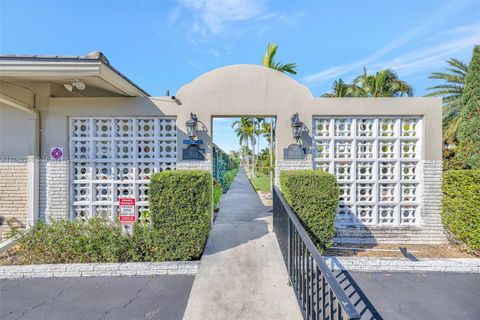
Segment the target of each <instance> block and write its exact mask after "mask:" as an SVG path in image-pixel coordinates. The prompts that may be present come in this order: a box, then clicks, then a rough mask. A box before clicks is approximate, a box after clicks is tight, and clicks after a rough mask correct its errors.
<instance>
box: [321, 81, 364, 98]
mask: <svg viewBox="0 0 480 320" xmlns="http://www.w3.org/2000/svg"><path fill="white" fill-rule="evenodd" d="M355 91H356V90H355V87H354V86H353V85H351V84H347V83H345V82H343V80H342V79H338V80H335V82H334V83H333V86H332V91H331V92H327V93H324V94H322V97H324V98H334V97H353V96H354V93H355Z"/></svg>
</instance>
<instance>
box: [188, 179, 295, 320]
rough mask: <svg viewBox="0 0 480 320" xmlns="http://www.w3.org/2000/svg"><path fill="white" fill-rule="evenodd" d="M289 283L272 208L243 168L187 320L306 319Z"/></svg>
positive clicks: (227, 198) (225, 202)
mask: <svg viewBox="0 0 480 320" xmlns="http://www.w3.org/2000/svg"><path fill="white" fill-rule="evenodd" d="M287 283H288V274H287V270H286V268H285V264H284V262H283V259H282V256H281V253H280V247H279V246H278V242H277V239H276V237H275V234H274V233H273V228H272V213H271V207H265V206H263V204H262V202H261V200H260V198H259V197H258V196H257V194H256V192H255V191H254V189H253V188H252V186H251V185H250V182H249V181H248V178H247V176H246V175H245V172H244V171H243V170H240V171H239V172H238V175H237V177H236V178H235V181H234V182H233V185H232V187H231V188H230V190H229V191H228V192H227V194H226V195H224V197H223V198H222V201H221V204H220V212H219V215H218V216H217V220H216V221H215V224H214V225H213V228H212V230H211V232H210V236H209V238H208V241H207V245H206V248H205V252H204V254H203V257H202V259H201V261H200V269H199V271H198V273H197V276H196V277H195V281H194V283H193V287H192V291H191V293H190V298H189V300H188V304H187V309H186V311H185V315H184V319H289V320H291V319H302V316H301V313H300V309H299V307H298V304H297V300H296V298H295V294H294V292H293V289H292V288H291V287H290V286H288V284H287Z"/></svg>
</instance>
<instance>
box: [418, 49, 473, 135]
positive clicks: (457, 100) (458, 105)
mask: <svg viewBox="0 0 480 320" xmlns="http://www.w3.org/2000/svg"><path fill="white" fill-rule="evenodd" d="M446 62H447V63H448V64H449V65H450V68H447V69H446V70H447V71H448V72H433V73H432V74H431V75H430V76H429V77H428V78H429V79H435V80H442V81H444V83H443V84H439V85H436V86H433V87H430V88H427V90H430V91H432V92H430V93H429V94H427V95H426V96H427V97H438V96H441V97H443V141H444V143H445V144H452V143H455V141H456V140H457V131H458V127H459V126H460V123H461V122H462V120H463V119H462V116H461V113H462V112H461V111H462V107H463V104H462V94H463V88H464V84H465V77H466V76H467V71H468V65H467V64H466V63H464V62H462V61H460V60H457V59H454V58H450V59H448V60H447V61H446Z"/></svg>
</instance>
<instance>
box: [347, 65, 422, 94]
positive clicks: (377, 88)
mask: <svg viewBox="0 0 480 320" xmlns="http://www.w3.org/2000/svg"><path fill="white" fill-rule="evenodd" d="M353 86H354V87H353V95H355V96H359V97H403V96H408V97H412V96H413V88H412V87H411V86H410V85H409V84H408V83H407V82H405V81H403V80H400V79H398V76H397V74H396V73H395V71H393V70H392V69H385V70H381V71H378V72H377V73H375V74H371V75H369V74H367V69H366V68H365V67H363V74H361V75H360V76H358V77H357V78H356V79H355V80H354V81H353Z"/></svg>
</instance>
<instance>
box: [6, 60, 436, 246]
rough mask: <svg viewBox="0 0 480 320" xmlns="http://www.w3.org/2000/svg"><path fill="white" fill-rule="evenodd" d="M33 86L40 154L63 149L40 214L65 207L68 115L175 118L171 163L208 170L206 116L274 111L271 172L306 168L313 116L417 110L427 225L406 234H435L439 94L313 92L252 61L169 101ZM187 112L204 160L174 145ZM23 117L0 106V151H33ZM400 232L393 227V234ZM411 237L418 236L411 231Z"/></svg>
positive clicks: (60, 213) (46, 172) (46, 166)
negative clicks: (53, 93)
mask: <svg viewBox="0 0 480 320" xmlns="http://www.w3.org/2000/svg"><path fill="white" fill-rule="evenodd" d="M39 90H40V91H38V90H37V93H39V94H40V98H38V99H36V100H37V104H38V109H39V110H40V114H41V127H42V131H41V139H40V144H41V153H40V157H42V158H43V159H44V160H48V159H49V157H50V155H49V152H50V149H51V148H52V147H61V148H63V149H64V151H65V161H64V162H62V163H61V164H59V163H52V164H50V163H49V162H48V161H47V162H42V163H41V172H40V191H39V193H40V214H41V215H42V216H43V217H44V218H46V219H47V220H48V218H49V217H52V218H59V217H67V216H68V212H64V211H67V210H68V208H69V205H68V203H69V192H70V191H69V182H68V175H69V173H68V168H69V164H68V160H69V159H68V150H69V147H70V146H69V117H102V116H103V117H113V116H115V117H121V116H131V117H137V116H171V117H175V118H176V119H177V128H178V134H177V154H178V163H177V168H178V169H193V168H200V169H209V168H210V167H211V166H210V164H211V152H210V147H211V142H212V119H213V117H218V116H223V117H237V116H274V117H276V119H277V128H276V139H277V141H276V150H275V152H276V164H277V169H276V170H277V178H278V176H279V175H278V173H279V171H280V170H281V169H302V168H311V167H312V154H311V151H312V150H311V144H312V136H311V135H312V131H313V128H312V121H313V118H314V117H315V116H420V117H422V130H423V134H422V136H421V139H422V141H421V145H422V150H421V159H420V160H422V161H425V163H426V165H425V166H424V168H425V170H424V172H425V178H426V180H425V181H426V183H425V185H424V188H425V189H424V204H423V209H422V221H424V222H425V223H427V222H428V224H425V225H423V226H422V228H423V229H422V228H416V229H415V228H414V231H408V230H404V231H405V232H407V231H408V232H410V233H409V234H411V235H414V234H423V235H425V237H427V236H428V237H430V236H429V232H430V231H431V230H434V232H435V234H434V235H433V236H431V237H430V238H431V239H433V241H432V242H436V241H437V240H439V239H441V237H440V233H441V232H442V227H441V225H439V222H438V221H439V208H440V207H439V206H440V202H439V198H438V197H439V194H441V160H442V152H441V150H442V146H441V136H442V132H441V130H442V111H441V99H440V98H317V97H314V96H313V95H312V93H311V91H310V90H309V89H308V88H307V87H306V86H304V85H302V84H300V83H298V82H296V81H295V80H293V79H292V78H290V77H288V76H286V75H284V74H281V73H279V72H277V71H274V70H271V69H268V68H264V67H261V66H257V65H234V66H227V67H224V68H220V69H216V70H213V71H211V72H207V73H205V74H203V75H202V76H200V77H198V78H197V79H194V80H193V81H192V82H190V83H188V84H186V85H184V86H183V87H181V88H180V89H179V90H178V92H177V93H176V100H175V101H173V100H172V99H171V98H170V97H152V98H148V97H143V98H140V97H138V98H120V97H112V98H110V97H102V98H86V97H77V98H75V97H68V98H51V97H49V91H48V86H43V87H42V86H40V89H39ZM191 112H194V113H195V114H196V115H197V116H198V119H199V120H200V122H201V124H200V125H199V134H198V138H199V139H201V140H203V141H204V145H203V146H204V147H205V149H206V151H207V155H206V156H207V159H206V160H205V161H203V162H202V161H199V162H197V161H189V162H186V161H182V160H181V150H182V149H183V148H185V147H186V146H185V145H183V140H185V139H188V137H187V135H186V133H185V132H186V128H185V122H186V121H187V120H188V119H189V117H190V113H191ZM297 112H298V113H299V116H300V120H301V121H303V122H304V123H305V125H306V126H307V128H308V129H309V132H305V133H304V135H303V137H302V140H301V142H302V143H303V145H304V146H306V147H307V149H308V150H309V153H308V155H307V158H306V160H304V161H288V160H285V159H283V149H284V148H286V147H288V145H290V144H291V143H294V140H293V138H292V130H291V124H290V118H291V116H292V115H293V114H294V113H297ZM30 118H31V116H29V115H27V114H24V113H22V112H20V111H17V110H15V109H13V108H10V107H6V106H0V158H5V157H19V156H26V155H29V154H32V153H33V143H34V140H33V137H34V136H35V134H34V122H33V120H31V119H30ZM438 168H440V169H438ZM277 182H278V181H277ZM440 197H441V196H440ZM424 215H425V217H423V216H424ZM422 223H423V222H422ZM410 229H412V228H410ZM410 229H409V230H410ZM385 230H387V231H381V230H380V231H379V232H377V234H378V237H379V239H380V238H381V237H382V236H381V234H382V232H383V233H384V234H387V233H388V229H385ZM412 230H413V229H412ZM425 230H430V231H428V232H425ZM432 232H433V231H432ZM370 234H371V233H370ZM391 234H393V233H391ZM404 234H405V233H403V234H402V233H398V237H401V236H402V235H404ZM357 235H359V236H358V237H357V238H358V239H360V238H364V237H366V236H368V233H366V232H363V231H362V230H359V229H345V230H344V231H341V232H339V234H338V237H339V238H342V237H344V236H346V237H351V238H355V237H356V236H357ZM425 237H423V238H422V237H420V238H418V239H425ZM412 239H414V240H415V239H417V238H415V237H414V236H412ZM442 239H443V238H442Z"/></svg>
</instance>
